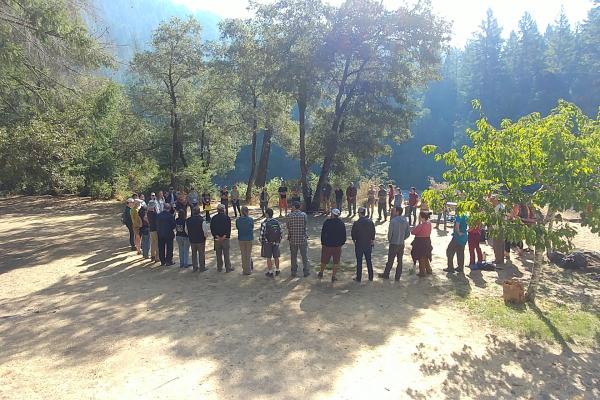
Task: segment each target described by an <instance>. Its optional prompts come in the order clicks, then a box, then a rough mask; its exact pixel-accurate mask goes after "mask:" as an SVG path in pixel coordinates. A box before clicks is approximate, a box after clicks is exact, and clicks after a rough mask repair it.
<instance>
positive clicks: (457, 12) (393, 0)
mask: <svg viewBox="0 0 600 400" xmlns="http://www.w3.org/2000/svg"><path fill="white" fill-rule="evenodd" d="M172 1H173V2H174V3H179V4H185V5H187V6H188V7H190V8H191V9H193V10H208V11H211V12H213V13H216V14H218V15H221V16H223V17H247V16H249V13H248V11H247V10H246V7H247V6H248V1H247V0H172ZM268 1H269V0H261V2H268ZM325 1H326V2H328V3H331V4H340V3H341V2H342V1H343V0H325ZM412 1H414V0H412ZM383 2H384V4H386V6H388V7H394V6H397V5H398V4H402V3H405V2H406V1H405V0H383ZM432 3H433V7H434V9H435V10H436V12H437V13H438V14H439V15H441V16H443V17H445V18H446V19H448V20H450V21H453V27H452V30H453V44H455V45H457V46H462V45H463V44H464V43H465V41H466V39H467V38H469V37H470V36H471V34H472V33H473V32H474V31H476V30H477V27H478V26H479V24H480V22H481V20H482V19H483V17H484V16H485V12H486V10H487V9H488V8H491V9H492V10H494V14H495V15H496V18H498V22H499V23H500V25H501V26H502V27H503V28H504V31H503V34H504V36H505V37H506V36H508V33H510V31H511V30H512V29H516V27H517V22H518V21H519V19H520V18H521V16H522V15H523V13H524V12H525V11H528V12H529V13H530V14H531V15H533V17H534V18H535V20H536V21H537V23H538V27H539V29H540V31H542V32H543V31H544V30H545V29H546V25H548V23H550V22H552V21H554V20H555V19H556V17H557V16H558V14H559V12H560V8H561V6H562V7H564V9H565V12H566V14H567V16H568V17H569V21H570V22H571V25H572V26H573V25H575V24H576V23H577V22H580V21H582V20H584V19H585V17H586V15H587V12H588V10H589V9H590V8H591V7H592V0H432Z"/></svg>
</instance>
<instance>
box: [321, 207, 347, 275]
mask: <svg viewBox="0 0 600 400" xmlns="http://www.w3.org/2000/svg"><path fill="white" fill-rule="evenodd" d="M345 243H346V225H344V223H343V222H342V220H341V219H340V210H339V209H337V208H334V209H332V210H331V216H330V217H329V218H328V219H326V220H325V222H323V228H322V229H321V246H322V248H321V270H320V271H319V274H318V275H317V276H318V278H319V279H321V278H323V271H325V266H326V265H327V263H329V261H330V260H333V272H332V274H331V282H335V281H337V278H336V272H337V268H338V266H339V265H340V259H341V257H342V246H343V245H344V244H345Z"/></svg>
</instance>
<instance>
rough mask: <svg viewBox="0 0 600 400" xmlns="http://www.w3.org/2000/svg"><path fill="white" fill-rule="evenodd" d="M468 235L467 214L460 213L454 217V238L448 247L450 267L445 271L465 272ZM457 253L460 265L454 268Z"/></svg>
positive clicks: (450, 272)
mask: <svg viewBox="0 0 600 400" xmlns="http://www.w3.org/2000/svg"><path fill="white" fill-rule="evenodd" d="M468 238H469V237H468V235H467V216H466V215H464V214H460V215H458V216H457V217H456V218H455V219H454V231H453V232H452V240H451V241H450V243H449V244H448V248H447V249H446V257H447V258H448V268H445V269H444V271H445V272H447V273H449V274H453V273H454V272H459V273H461V272H463V269H464V266H465V246H466V244H467V241H468ZM455 254H456V262H457V264H458V267H457V268H456V269H454V255H455Z"/></svg>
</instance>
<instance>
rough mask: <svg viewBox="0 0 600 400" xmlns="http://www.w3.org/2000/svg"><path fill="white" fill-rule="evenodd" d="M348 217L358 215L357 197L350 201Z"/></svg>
mask: <svg viewBox="0 0 600 400" xmlns="http://www.w3.org/2000/svg"><path fill="white" fill-rule="evenodd" d="M348 215H356V197H355V198H353V199H348Z"/></svg>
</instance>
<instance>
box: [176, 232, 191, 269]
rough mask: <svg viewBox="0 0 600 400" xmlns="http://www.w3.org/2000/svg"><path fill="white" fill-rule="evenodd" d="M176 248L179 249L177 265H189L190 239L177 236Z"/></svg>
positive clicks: (183, 266) (182, 266)
mask: <svg viewBox="0 0 600 400" xmlns="http://www.w3.org/2000/svg"><path fill="white" fill-rule="evenodd" d="M175 240H177V248H178V249H179V266H180V267H181V268H185V267H187V266H188V265H190V239H189V238H187V237H185V236H177V237H176V238H175Z"/></svg>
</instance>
